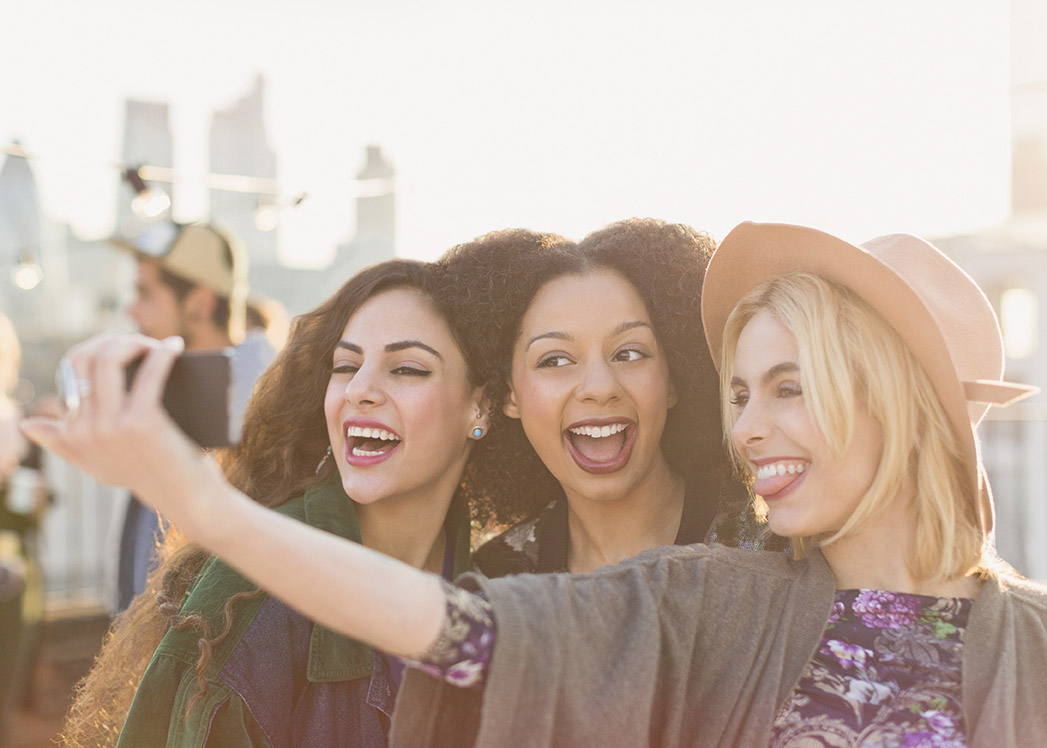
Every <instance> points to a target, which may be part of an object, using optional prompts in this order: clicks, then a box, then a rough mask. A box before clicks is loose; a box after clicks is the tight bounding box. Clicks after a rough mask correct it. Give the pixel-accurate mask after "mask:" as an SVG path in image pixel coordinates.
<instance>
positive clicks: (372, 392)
mask: <svg viewBox="0 0 1047 748" xmlns="http://www.w3.org/2000/svg"><path fill="white" fill-rule="evenodd" d="M378 374H379V372H378V371H376V369H375V368H373V367H369V366H367V365H366V364H365V365H363V366H361V367H360V368H359V369H357V370H356V372H355V373H354V374H353V376H352V378H351V379H350V380H349V381H348V382H346V384H345V400H346V402H348V403H351V404H353V405H356V406H361V405H378V404H380V403H383V402H385V390H384V389H383V388H382V385H381V381H380V379H379V376H378Z"/></svg>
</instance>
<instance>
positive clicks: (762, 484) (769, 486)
mask: <svg viewBox="0 0 1047 748" xmlns="http://www.w3.org/2000/svg"><path fill="white" fill-rule="evenodd" d="M802 477H803V473H785V474H784V475H778V474H777V473H775V474H774V475H772V476H770V477H768V478H759V479H757V480H756V481H755V482H754V483H753V490H754V491H755V492H756V493H757V494H759V495H760V496H773V495H774V494H776V493H778V492H779V491H781V490H782V489H784V488H785V487H786V486H788V485H789V484H790V483H792V482H793V481H794V480H797V479H799V478H802Z"/></svg>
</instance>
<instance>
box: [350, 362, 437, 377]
mask: <svg viewBox="0 0 1047 748" xmlns="http://www.w3.org/2000/svg"><path fill="white" fill-rule="evenodd" d="M359 370H360V367H359V366H353V365H352V364H339V365H337V366H334V367H332V368H331V373H332V374H355V373H356V372H358V371H359ZM392 373H393V374H396V375H398V376H403V377H427V376H429V375H430V374H432V372H431V371H429V370H428V369H416V368H414V367H413V366H397V367H396V368H395V369H393V370H392Z"/></svg>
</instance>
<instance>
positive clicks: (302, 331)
mask: <svg viewBox="0 0 1047 748" xmlns="http://www.w3.org/2000/svg"><path fill="white" fill-rule="evenodd" d="M445 280H446V278H445V277H444V275H443V274H441V272H440V271H439V269H438V268H436V267H434V266H433V265H430V264H428V263H422V262H415V261H410V260H390V261H388V262H383V263H380V264H378V265H374V266H372V267H370V268H367V269H366V270H363V271H361V272H360V273H358V274H357V275H356V276H354V277H353V278H351V279H350V280H349V281H347V282H346V283H345V285H343V286H342V287H341V288H340V289H339V290H338V291H337V292H336V293H335V294H334V295H333V296H332V297H331V298H329V299H328V300H327V301H325V302H324V303H323V304H321V305H320V306H318V307H317V308H316V309H314V310H313V311H311V312H308V313H306V314H303V315H301V316H299V317H297V318H295V320H294V322H293V324H292V329H291V334H290V337H289V339H288V342H287V345H286V346H285V347H284V349H283V350H282V351H281V352H280V354H279V355H278V356H277V358H276V360H275V361H274V362H273V364H272V365H271V366H270V367H269V368H268V369H267V370H266V371H265V372H264V373H263V374H262V376H261V377H260V378H259V380H258V382H257V384H256V385H255V389H254V393H253V395H252V396H251V400H250V403H249V405H248V408H247V413H246V415H245V418H244V429H243V435H242V439H241V441H240V444H239V445H237V446H236V447H234V448H232V449H230V450H228V451H227V452H226V453H224V454H222V455H219V459H220V461H221V463H222V466H223V468H224V470H225V473H226V477H227V478H228V480H229V482H230V483H231V484H232V485H234V486H235V487H236V488H238V489H239V490H240V491H242V492H243V493H245V494H246V495H247V496H250V497H252V498H253V499H254V500H255V501H257V502H258V503H260V504H262V505H264V506H269V507H275V506H280V505H281V504H283V503H285V502H286V501H289V500H290V499H292V498H294V497H296V496H299V495H301V494H302V493H304V492H305V490H306V489H307V488H309V487H310V486H312V485H315V484H317V483H320V482H322V481H324V480H326V479H327V478H328V476H330V474H331V471H333V470H334V469H335V468H334V465H333V461H330V460H327V461H325V462H324V463H323V466H322V468H321V469H319V470H318V469H317V465H318V464H319V463H320V462H321V460H322V458H323V456H324V454H325V451H326V449H327V447H328V437H327V424H326V420H325V417H324V407H323V403H324V394H325V392H326V390H327V383H328V379H329V377H330V365H329V364H330V359H331V352H332V351H333V350H334V347H335V344H336V343H337V342H338V341H339V340H340V339H341V336H342V332H343V331H344V329H345V325H346V324H347V322H348V321H349V318H350V317H351V316H352V315H353V314H354V313H355V312H356V310H357V309H359V308H360V306H361V305H363V303H364V302H366V301H367V300H368V299H370V298H371V297H372V296H374V295H376V294H378V293H380V292H382V291H386V290H389V289H392V288H402V287H408V288H414V289H417V290H419V291H421V292H422V293H424V294H425V295H426V296H427V297H428V298H429V299H430V300H431V301H432V303H433V304H434V306H435V307H436V309H437V310H438V311H439V313H440V314H441V315H442V316H443V318H444V319H445V320H446V321H447V322H448V325H449V326H450V328H451V331H452V333H453V334H454V337H455V339H456V341H458V343H459V348H461V350H462V351H463V353H466V351H467V348H466V347H465V346H463V345H462V340H463V337H464V335H463V334H462V332H461V327H460V326H459V325H456V324H455V314H454V313H453V311H452V310H450V309H449V307H448V305H447V303H446V299H447V298H449V294H448V291H447V289H446V288H445V286H446V284H445V282H444V281H445ZM466 364H467V371H468V375H469V379H470V381H471V383H472V384H474V385H478V384H480V383H481V379H482V376H481V375H479V374H478V373H477V370H476V369H474V368H473V365H472V363H471V362H470V357H469V356H468V355H466ZM209 555H210V554H209V553H208V552H207V551H205V550H204V549H203V548H200V547H199V546H196V545H193V544H192V543H189V542H188V541H187V540H186V539H185V538H184V537H183V536H181V535H180V534H179V533H177V531H176V530H174V529H173V528H172V530H171V532H169V533H168V534H167V537H166V539H165V541H164V544H163V547H162V549H161V553H160V556H161V559H162V562H161V564H160V567H159V568H158V569H156V570H155V571H154V572H153V573H152V574H151V575H150V576H149V579H148V581H147V583H146V590H145V592H143V593H142V594H140V595H138V597H136V598H135V600H134V601H133V602H132V603H131V605H130V607H128V609H127V610H126V611H124V612H123V613H122V614H121V615H119V616H118V617H117V618H116V619H115V621H114V622H113V625H112V626H111V627H110V631H109V634H108V636H107V637H106V641H105V643H104V645H103V648H102V651H101V653H100V654H99V655H98V657H97V659H96V660H95V663H94V666H93V667H92V669H91V672H90V673H88V675H87V676H86V677H85V678H84V680H83V681H81V683H80V684H79V686H78V687H77V693H76V697H75V700H74V703H73V706H72V708H71V709H70V711H69V714H68V715H67V717H66V722H65V725H64V727H63V731H62V735H61V737H60V740H61V744H62V745H66V746H85V747H86V746H91V747H92V748H94V747H95V746H112V745H115V744H116V740H117V737H118V736H119V733H120V729H121V727H122V726H123V723H124V720H125V718H126V716H127V712H128V709H129V708H130V706H131V701H132V700H133V699H134V695H135V692H136V690H137V688H138V683H139V681H140V680H141V677H142V675H143V674H144V673H145V670H146V668H147V666H148V665H149V661H150V659H151V658H152V656H153V652H154V650H155V649H156V647H157V645H159V643H160V640H161V639H162V638H163V637H164V635H165V634H166V633H167V631H168V630H169V629H175V630H182V629H186V628H195V629H197V630H199V632H200V640H199V647H200V657H199V659H198V660H197V663H196V666H195V674H196V679H197V683H198V684H199V685H200V692H199V693H198V695H197V696H196V697H194V699H193V702H195V701H197V700H198V699H199V698H202V696H203V694H204V692H205V691H206V681H205V673H206V670H207V667H208V665H209V664H210V662H211V656H212V651H213V648H214V647H215V646H216V645H217V644H218V643H219V642H220V641H221V640H222V639H223V638H224V637H225V636H226V635H227V634H228V631H229V628H230V626H231V624H232V620H233V607H234V605H235V604H236V603H237V602H238V601H239V600H242V599H245V598H249V597H252V596H257V595H258V594H260V591H258V590H254V591H252V592H246V593H238V594H237V595H234V596H233V597H231V598H229V599H228V600H226V602H225V605H224V622H223V628H222V630H221V631H219V632H217V633H215V632H212V631H211V630H210V627H209V626H208V625H207V623H206V621H204V620H203V619H202V618H201V617H200V616H197V615H187V616H182V615H181V614H180V612H179V609H180V607H181V605H182V602H183V601H184V599H185V596H186V594H187V593H188V591H189V589H190V588H191V586H192V584H193V583H194V582H195V580H196V578H197V576H198V575H199V573H200V570H201V569H202V568H203V565H204V563H205V562H206V561H207V559H208V558H209ZM192 706H193V704H192V703H191V704H190V705H189V708H190V709H191V708H192Z"/></svg>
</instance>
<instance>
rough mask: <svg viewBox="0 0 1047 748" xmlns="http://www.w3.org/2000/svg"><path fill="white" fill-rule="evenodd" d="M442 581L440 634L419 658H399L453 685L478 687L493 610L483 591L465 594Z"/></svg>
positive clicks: (490, 643) (487, 659)
mask: <svg viewBox="0 0 1047 748" xmlns="http://www.w3.org/2000/svg"><path fill="white" fill-rule="evenodd" d="M441 582H442V584H443V587H444V594H445V595H446V596H447V615H445V616H444V623H443V628H441V629H440V634H439V635H438V636H437V637H436V641H435V642H433V644H432V646H430V647H429V649H428V650H426V651H425V653H423V654H422V655H421V656H420V657H418V659H416V660H415V659H411V658H408V657H401V658H400V659H401V660H402V661H403V662H404V664H406V665H408V666H409V667H413V668H416V669H418V670H421V671H422V672H424V673H428V674H429V675H432V676H434V677H436V678H441V679H443V680H445V681H447V682H448V683H450V684H451V685H453V686H459V687H461V688H478V687H480V686H482V685H483V684H484V682H485V681H486V680H487V670H488V668H489V667H490V664H491V653H492V652H493V651H494V639H495V622H494V608H492V607H491V603H490V602H488V600H487V597H486V596H485V595H484V594H483V592H468V591H466V590H463V589H461V588H459V587H455V586H454V585H453V584H449V583H448V582H446V581H444V580H441Z"/></svg>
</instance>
